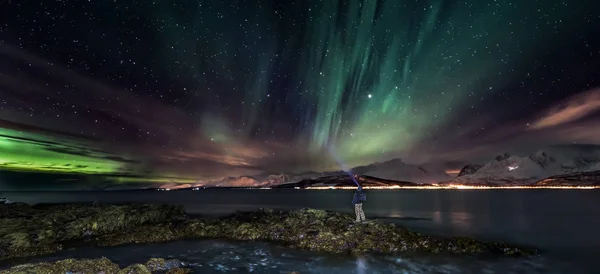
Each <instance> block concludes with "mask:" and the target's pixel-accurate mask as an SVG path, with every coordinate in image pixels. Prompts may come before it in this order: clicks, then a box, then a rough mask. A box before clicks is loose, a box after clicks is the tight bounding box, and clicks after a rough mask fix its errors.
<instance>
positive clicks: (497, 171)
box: [454, 145, 600, 184]
mask: <svg viewBox="0 0 600 274" xmlns="http://www.w3.org/2000/svg"><path fill="white" fill-rule="evenodd" d="M465 168H466V167H465ZM594 170H600V146H597V145H560V146H550V147H546V148H543V149H542V150H539V151H537V152H535V153H533V154H531V155H529V156H523V157H522V156H511V155H508V154H506V153H505V154H502V155H499V156H497V157H496V158H495V159H494V160H492V161H490V162H488V163H486V164H484V165H483V166H481V167H480V168H479V169H477V170H476V171H475V172H474V173H471V174H468V172H467V173H466V174H462V175H459V176H458V177H457V178H456V179H455V180H454V182H455V183H459V184H477V183H496V184H531V183H535V182H537V181H539V180H541V179H544V178H548V177H551V176H555V175H562V174H568V173H574V172H588V171H594ZM471 171H472V170H471Z"/></svg>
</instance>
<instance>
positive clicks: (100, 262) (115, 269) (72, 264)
mask: <svg viewBox="0 0 600 274" xmlns="http://www.w3.org/2000/svg"><path fill="white" fill-rule="evenodd" d="M2 273H4V274H29V273H31V274H41V273H48V274H50V273H81V274H88V273H89V274H92V273H93V274H96V273H106V274H108V273H129V272H120V268H119V266H118V265H117V264H115V263H113V262H111V261H110V260H108V259H107V258H101V259H92V260H88V259H83V260H75V259H66V260H61V261H56V262H53V263H46V262H45V263H38V264H24V265H19V266H14V267H11V268H10V269H8V270H4V272H2ZM131 273H150V272H131Z"/></svg>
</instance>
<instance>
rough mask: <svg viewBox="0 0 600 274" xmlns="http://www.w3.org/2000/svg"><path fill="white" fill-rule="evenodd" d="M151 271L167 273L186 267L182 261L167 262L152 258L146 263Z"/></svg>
mask: <svg viewBox="0 0 600 274" xmlns="http://www.w3.org/2000/svg"><path fill="white" fill-rule="evenodd" d="M146 266H147V267H148V269H150V271H167V270H173V269H177V268H180V267H183V266H185V264H184V263H183V262H181V261H180V260H165V259H163V258H152V259H150V260H148V261H147V262H146Z"/></svg>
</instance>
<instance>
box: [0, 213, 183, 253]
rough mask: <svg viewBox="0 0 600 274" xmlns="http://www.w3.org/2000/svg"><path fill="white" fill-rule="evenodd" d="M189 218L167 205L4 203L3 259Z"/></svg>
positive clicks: (0, 231) (0, 225)
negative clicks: (66, 243)
mask: <svg viewBox="0 0 600 274" xmlns="http://www.w3.org/2000/svg"><path fill="white" fill-rule="evenodd" d="M185 218H187V216H186V215H185V213H184V211H183V208H182V207H176V206H167V205H148V204H127V205H98V204H57V205H36V206H29V205H26V204H21V203H13V204H5V205H0V260H2V259H7V258H12V257H23V256H33V255H41V254H46V253H51V252H55V251H57V250H61V249H62V243H63V242H67V241H77V240H80V241H82V240H87V239H91V238H94V237H96V236H101V235H107V234H113V233H116V232H121V231H128V230H132V229H136V228H139V227H140V226H147V225H156V224H169V223H172V222H176V221H178V220H183V219H185ZM130 242H131V241H130Z"/></svg>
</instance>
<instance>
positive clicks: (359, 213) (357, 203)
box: [352, 185, 367, 223]
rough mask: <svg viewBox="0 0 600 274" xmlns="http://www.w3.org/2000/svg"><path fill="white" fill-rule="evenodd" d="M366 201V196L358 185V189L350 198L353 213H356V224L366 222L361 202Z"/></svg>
mask: <svg viewBox="0 0 600 274" xmlns="http://www.w3.org/2000/svg"><path fill="white" fill-rule="evenodd" d="M366 200H367V194H366V193H365V192H364V191H363V189H362V186H361V185H358V189H357V190H356V192H354V197H353V198H352V204H353V205H354V212H355V213H356V222H357V223H361V222H364V221H366V219H365V212H364V211H363V202H365V201H366Z"/></svg>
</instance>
